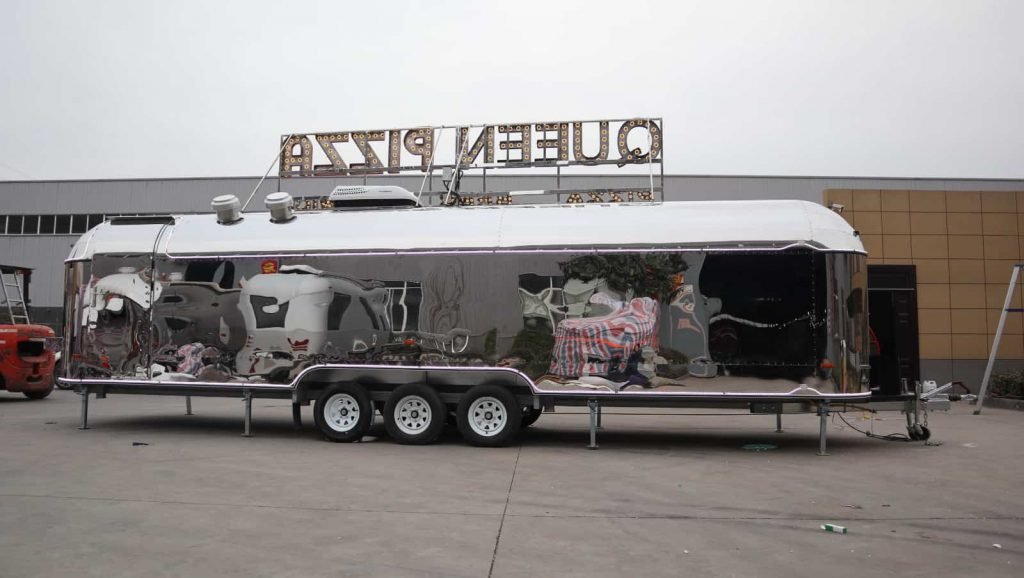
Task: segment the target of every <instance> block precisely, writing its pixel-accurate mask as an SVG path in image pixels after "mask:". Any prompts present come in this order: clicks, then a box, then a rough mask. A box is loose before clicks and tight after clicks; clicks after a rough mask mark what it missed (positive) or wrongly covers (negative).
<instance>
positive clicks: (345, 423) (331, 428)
mask: <svg viewBox="0 0 1024 578" xmlns="http://www.w3.org/2000/svg"><path fill="white" fill-rule="evenodd" d="M313 418H314V421H315V422H316V427H317V428H318V429H319V430H320V433H322V434H324V436H325V437H326V438H327V439H329V440H331V441H332V442H354V441H359V440H360V439H362V437H363V436H364V435H365V434H366V432H367V430H369V429H370V424H372V423H373V405H372V404H371V403H370V397H369V396H368V395H367V394H366V390H365V389H363V388H362V387H361V386H359V385H356V384H354V383H339V384H337V385H333V386H331V387H328V388H327V389H326V390H325V391H324V393H323V394H322V395H321V396H320V397H319V398H318V399H317V400H316V408H315V410H314V412H313Z"/></svg>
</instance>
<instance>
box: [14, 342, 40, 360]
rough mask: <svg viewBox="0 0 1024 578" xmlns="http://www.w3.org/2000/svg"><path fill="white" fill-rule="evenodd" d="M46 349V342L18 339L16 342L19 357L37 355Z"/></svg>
mask: <svg viewBox="0 0 1024 578" xmlns="http://www.w3.org/2000/svg"><path fill="white" fill-rule="evenodd" d="M45 349H46V342H45V341H42V340H39V341H34V340H30V341H19V342H18V356H19V357H39V356H40V355H42V354H43V351H44V350H45Z"/></svg>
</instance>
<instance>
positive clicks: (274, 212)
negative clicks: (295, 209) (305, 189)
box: [263, 193, 295, 223]
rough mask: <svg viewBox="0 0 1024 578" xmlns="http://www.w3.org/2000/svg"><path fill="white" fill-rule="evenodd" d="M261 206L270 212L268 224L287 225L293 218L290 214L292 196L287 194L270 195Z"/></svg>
mask: <svg viewBox="0 0 1024 578" xmlns="http://www.w3.org/2000/svg"><path fill="white" fill-rule="evenodd" d="M263 204H265V205H266V206H267V210H268V211H270V222H272V223H287V222H288V221H291V220H292V219H294V218H295V215H293V214H292V205H293V204H294V203H293V201H292V196H291V195H289V194H288V193H270V194H269V195H267V198H266V199H264V200H263Z"/></svg>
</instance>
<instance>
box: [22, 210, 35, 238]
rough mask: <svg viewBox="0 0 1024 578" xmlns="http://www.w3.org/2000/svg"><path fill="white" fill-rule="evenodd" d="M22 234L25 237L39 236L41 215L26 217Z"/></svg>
mask: <svg viewBox="0 0 1024 578" xmlns="http://www.w3.org/2000/svg"><path fill="white" fill-rule="evenodd" d="M21 233H22V234H23V235H38V234H39V215H25V219H24V221H23V222H22V228H21Z"/></svg>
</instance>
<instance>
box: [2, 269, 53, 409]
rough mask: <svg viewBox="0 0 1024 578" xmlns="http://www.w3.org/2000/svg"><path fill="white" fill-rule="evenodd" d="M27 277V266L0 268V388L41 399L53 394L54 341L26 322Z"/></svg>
mask: <svg viewBox="0 0 1024 578" xmlns="http://www.w3.org/2000/svg"><path fill="white" fill-rule="evenodd" d="M31 276H32V270H31V269H29V268H27V267H15V266H12V265H0V310H2V313H6V316H3V315H0V389H6V390H7V391H13V392H19V391H20V392H21V393H24V394H25V396H26V397H28V398H30V399H43V398H44V397H46V396H48V395H50V392H51V391H53V366H54V363H55V362H56V354H55V353H54V351H56V350H57V347H56V346H57V344H58V341H57V339H56V338H54V332H53V330H52V329H50V328H49V327H46V326H45V325H33V324H32V323H31V321H29V318H28V304H29V298H28V286H29V279H30V278H31ZM7 323H10V325H7Z"/></svg>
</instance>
